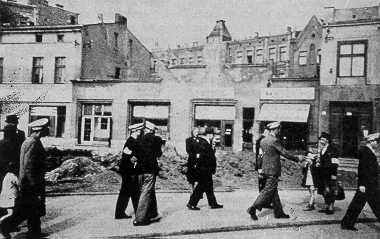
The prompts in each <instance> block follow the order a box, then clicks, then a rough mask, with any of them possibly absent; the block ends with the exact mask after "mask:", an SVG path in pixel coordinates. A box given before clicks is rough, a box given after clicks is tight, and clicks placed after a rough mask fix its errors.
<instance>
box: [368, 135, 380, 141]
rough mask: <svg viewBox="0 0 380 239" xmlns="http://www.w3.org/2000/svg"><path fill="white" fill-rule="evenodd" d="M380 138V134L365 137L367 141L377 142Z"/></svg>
mask: <svg viewBox="0 0 380 239" xmlns="http://www.w3.org/2000/svg"><path fill="white" fill-rule="evenodd" d="M379 138H380V133H373V134H369V135H367V137H365V139H366V140H367V141H374V140H377V139H379Z"/></svg>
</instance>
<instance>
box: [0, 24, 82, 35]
mask: <svg viewBox="0 0 380 239" xmlns="http://www.w3.org/2000/svg"><path fill="white" fill-rule="evenodd" d="M82 27H83V26H82V25H56V26H51V25H50V26H40V25H39V26H17V27H2V26H0V32H2V33H24V32H31V33H33V32H40V31H43V32H46V31H48V32H52V31H65V30H66V31H70V30H72V31H81V30H82Z"/></svg>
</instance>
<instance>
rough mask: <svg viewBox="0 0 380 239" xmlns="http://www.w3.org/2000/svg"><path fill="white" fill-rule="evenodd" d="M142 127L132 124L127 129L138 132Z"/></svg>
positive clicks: (141, 125) (140, 124)
mask: <svg viewBox="0 0 380 239" xmlns="http://www.w3.org/2000/svg"><path fill="white" fill-rule="evenodd" d="M143 127H144V123H137V124H132V125H130V126H128V129H129V130H130V131H136V130H140V129H142V128H143Z"/></svg>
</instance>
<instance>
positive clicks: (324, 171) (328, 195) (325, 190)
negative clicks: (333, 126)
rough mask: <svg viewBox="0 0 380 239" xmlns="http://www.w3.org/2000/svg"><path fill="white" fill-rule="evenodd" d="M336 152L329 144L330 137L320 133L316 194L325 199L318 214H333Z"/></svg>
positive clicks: (336, 165) (336, 163) (336, 169)
mask: <svg viewBox="0 0 380 239" xmlns="http://www.w3.org/2000/svg"><path fill="white" fill-rule="evenodd" d="M337 157H338V155H337V151H336V149H335V148H334V147H333V145H332V144H331V142H330V135H329V134H327V133H325V132H322V134H321V136H320V137H319V147H318V157H317V159H316V163H315V166H316V174H317V177H316V180H315V181H316V182H314V183H315V185H316V187H317V190H318V194H321V195H322V196H323V198H324V199H325V204H326V206H325V208H323V209H322V210H319V212H322V213H326V214H334V203H335V193H334V191H335V188H336V187H337V182H336V180H337V174H338V159H337Z"/></svg>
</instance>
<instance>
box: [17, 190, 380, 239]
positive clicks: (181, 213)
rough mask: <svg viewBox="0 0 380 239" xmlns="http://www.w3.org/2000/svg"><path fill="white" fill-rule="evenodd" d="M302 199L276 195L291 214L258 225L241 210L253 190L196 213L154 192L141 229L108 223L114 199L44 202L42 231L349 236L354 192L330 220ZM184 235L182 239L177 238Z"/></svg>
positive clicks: (375, 228) (228, 195) (226, 195)
mask: <svg viewBox="0 0 380 239" xmlns="http://www.w3.org/2000/svg"><path fill="white" fill-rule="evenodd" d="M306 194H307V192H306V191H292V190H289V191H280V197H281V198H282V203H283V204H284V205H285V211H286V212H287V213H289V214H290V215H291V219H280V220H279V219H274V218H273V214H272V211H271V210H263V211H262V212H261V213H260V214H259V215H258V216H259V220H258V221H256V222H254V221H251V220H250V218H249V215H248V214H247V213H246V209H247V207H248V206H249V205H250V204H251V203H252V201H253V200H254V199H255V197H256V196H257V191H253V192H250V191H235V192H219V193H216V196H217V199H218V201H219V202H220V203H222V204H224V208H223V209H218V210H212V209H209V208H208V206H207V202H206V200H205V199H203V200H201V202H200V207H201V211H189V210H187V208H186V207H185V205H186V202H187V200H188V197H189V194H188V193H158V195H157V197H158V205H159V210H160V212H161V214H162V215H163V218H162V220H161V221H160V222H158V223H154V224H151V225H149V226H143V227H135V226H133V225H132V219H123V220H114V219H113V214H114V206H115V202H116V197H117V195H89V196H83V195H82V196H79V195H78V196H62V197H49V198H48V200H47V208H48V212H47V216H46V217H45V220H44V223H43V230H44V231H45V232H47V233H49V238H115V239H116V238H133V237H142V236H145V237H146V236H150V237H157V236H160V237H165V236H166V237H168V238H219V237H222V236H223V237H224V238H231V237H232V238H241V237H243V238H244V237H247V236H248V237H249V236H252V235H256V234H257V235H258V236H260V237H266V236H267V237H270V238H272V237H273V238H290V237H292V238H293V237H296V238H297V237H300V238H304V236H305V235H309V234H310V235H309V236H311V237H310V238H320V235H325V234H326V235H329V234H330V233H335V234H332V237H330V238H337V237H338V238H340V236H336V237H334V235H342V236H345V235H351V233H352V232H343V233H342V231H341V229H340V228H339V226H338V224H337V223H338V222H339V221H340V219H341V218H342V217H343V214H344V212H345V209H346V208H347V205H348V203H349V201H350V200H351V198H352V196H353V192H347V199H346V200H344V201H338V202H337V203H336V213H335V214H334V215H325V214H321V213H318V212H316V211H314V212H304V211H303V210H302V208H303V207H304V205H305V201H306ZM321 203H322V198H321V197H318V205H317V206H320V205H321ZM130 206H131V205H129V207H128V212H129V213H131V210H132V208H131V207H130ZM361 218H364V219H365V220H367V221H368V220H369V221H374V220H373V219H374V215H373V214H372V212H371V210H370V209H369V208H368V207H366V208H365V210H364V211H363V212H362V214H361ZM306 225H312V226H311V227H308V226H306ZM313 225H314V226H313ZM316 225H324V226H322V227H320V226H316ZM278 227H282V229H278ZM294 228H295V229H294ZM297 228H298V229H297ZM358 228H359V229H360V230H361V231H360V232H358V233H357V234H352V235H367V236H369V237H368V238H376V237H371V236H376V234H377V233H379V234H380V225H379V224H373V225H372V224H371V225H370V226H367V224H362V223H360V224H358ZM262 229H265V230H262ZM247 230H249V231H247ZM24 231H25V228H22V231H21V233H19V235H18V236H17V237H16V238H22V236H21V235H23V232H24ZM233 231H237V232H233ZM218 232H223V233H218ZM232 232H233V233H232ZM283 232H286V233H283ZM325 232H326V233H325ZM202 233H208V234H202ZM341 233H342V234H341ZM362 233H364V234H362ZM184 234H185V235H186V236H184V237H183V236H181V235H184ZM229 235H231V236H229ZM239 235H240V236H241V237H240V236H239ZM169 236H171V237H169ZM173 236H177V237H173ZM178 236H180V237H178ZM283 236H284V237H283ZM223 237H222V238H223ZM345 238H347V237H345ZM352 238H357V237H355V236H354V237H352Z"/></svg>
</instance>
